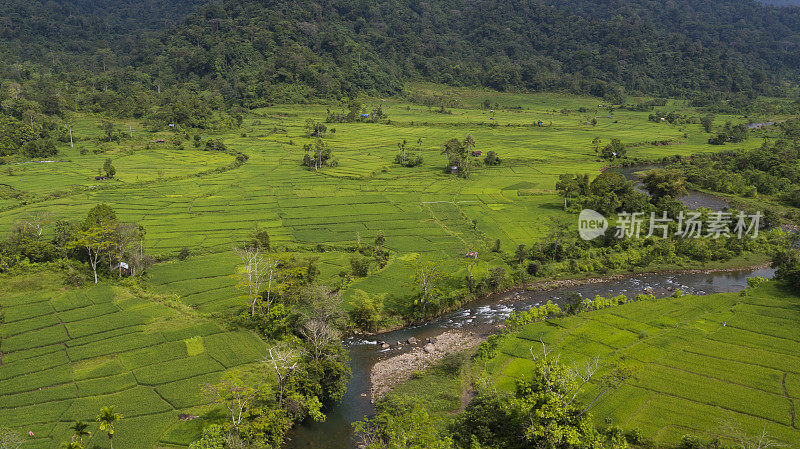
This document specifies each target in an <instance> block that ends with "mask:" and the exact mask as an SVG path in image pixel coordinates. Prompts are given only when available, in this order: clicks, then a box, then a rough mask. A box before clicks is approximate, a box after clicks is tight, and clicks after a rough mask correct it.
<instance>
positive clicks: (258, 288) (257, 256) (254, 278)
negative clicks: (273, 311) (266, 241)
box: [236, 247, 277, 316]
mask: <svg viewBox="0 0 800 449" xmlns="http://www.w3.org/2000/svg"><path fill="white" fill-rule="evenodd" d="M236 252H237V253H238V254H239V257H241V259H242V263H243V264H244V270H243V271H242V272H241V273H240V274H239V278H240V280H239V283H238V284H237V285H236V287H237V288H238V289H240V290H242V291H244V292H245V293H246V294H247V298H248V303H249V304H250V316H255V315H256V305H257V304H258V301H259V300H260V299H264V302H265V303H266V307H267V313H269V310H270V307H271V305H272V298H271V292H270V291H271V288H272V281H273V278H274V276H275V268H276V266H277V263H276V261H275V260H273V259H272V258H271V257H267V258H264V256H263V255H262V254H261V250H260V249H259V248H257V247H251V248H243V249H237V250H236ZM265 283H266V284H267V285H266V290H267V297H266V298H262V295H261V292H262V290H263V288H264V284H265Z"/></svg>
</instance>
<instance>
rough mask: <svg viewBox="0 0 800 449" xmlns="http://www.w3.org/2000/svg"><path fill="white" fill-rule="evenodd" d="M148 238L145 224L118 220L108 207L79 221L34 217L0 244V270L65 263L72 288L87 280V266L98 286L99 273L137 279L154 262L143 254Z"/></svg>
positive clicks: (42, 215)
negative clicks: (85, 271) (127, 275)
mask: <svg viewBox="0 0 800 449" xmlns="http://www.w3.org/2000/svg"><path fill="white" fill-rule="evenodd" d="M144 237H145V229H144V227H143V226H141V225H140V224H138V223H129V222H123V221H120V220H119V219H118V218H117V215H116V213H115V212H114V210H113V209H112V208H111V207H109V206H107V205H105V204H98V205H97V206H95V207H93V208H92V209H91V210H90V211H89V213H88V214H87V216H86V219H84V220H83V221H80V222H71V221H66V220H55V221H53V220H51V218H50V217H49V215H47V214H35V213H30V214H29V215H28V216H27V217H26V218H24V219H22V220H20V221H19V222H18V223H16V224H15V226H14V228H13V229H12V231H11V234H10V235H9V236H8V237H7V238H6V239H4V240H2V241H0V272H8V271H11V270H14V269H17V268H23V267H25V266H27V265H29V264H32V263H47V262H57V261H59V260H64V261H66V262H68V263H67V266H68V267H69V269H68V271H67V273H68V277H67V281H68V282H70V283H73V284H82V283H83V282H85V281H86V280H87V279H86V275H85V273H84V270H83V268H82V267H84V266H88V267H89V268H90V269H91V274H92V275H93V277H94V283H95V284H96V283H97V282H98V281H99V276H100V275H117V276H122V275H123V274H130V275H132V276H138V275H141V274H142V273H143V272H144V270H145V269H147V267H149V266H150V265H151V264H152V262H153V259H152V258H151V257H150V256H149V255H147V254H146V253H145V251H144ZM69 262H78V265H75V264H73V263H69ZM84 264H85V265H84Z"/></svg>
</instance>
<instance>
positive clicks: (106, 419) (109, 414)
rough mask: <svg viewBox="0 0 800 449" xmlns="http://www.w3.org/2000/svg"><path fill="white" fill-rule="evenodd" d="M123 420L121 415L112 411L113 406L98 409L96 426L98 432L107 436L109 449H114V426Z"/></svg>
mask: <svg viewBox="0 0 800 449" xmlns="http://www.w3.org/2000/svg"><path fill="white" fill-rule="evenodd" d="M122 418H124V417H123V416H122V414H120V413H117V412H115V411H114V406H106V407H103V408H101V409H100V414H99V415H97V424H98V425H99V426H100V430H103V431H105V432H106V434H107V435H108V444H110V445H111V449H114V426H116V424H117V423H118V422H119V420H121V419H122Z"/></svg>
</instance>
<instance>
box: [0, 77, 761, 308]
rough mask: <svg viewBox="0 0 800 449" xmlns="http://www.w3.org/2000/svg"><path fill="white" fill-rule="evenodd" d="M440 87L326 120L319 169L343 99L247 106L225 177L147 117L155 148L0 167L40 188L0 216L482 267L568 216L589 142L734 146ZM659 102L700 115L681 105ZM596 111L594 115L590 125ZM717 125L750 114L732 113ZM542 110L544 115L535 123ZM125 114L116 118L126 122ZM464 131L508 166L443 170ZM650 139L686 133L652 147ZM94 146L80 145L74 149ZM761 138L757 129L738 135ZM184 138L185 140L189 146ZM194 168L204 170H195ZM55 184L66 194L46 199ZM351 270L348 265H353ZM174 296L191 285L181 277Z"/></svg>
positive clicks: (20, 187)
mask: <svg viewBox="0 0 800 449" xmlns="http://www.w3.org/2000/svg"><path fill="white" fill-rule="evenodd" d="M436 89H440V90H439V92H440V93H441V88H439V87H437V86H428V85H420V86H415V87H414V88H413V90H415V91H416V92H421V93H430V92H433V91H434V90H436ZM444 95H447V96H450V97H452V98H458V99H459V101H460V103H459V105H460V107H458V108H449V109H448V111H447V113H439V112H437V111H436V109H431V108H428V107H426V106H421V105H418V104H413V103H408V102H404V101H400V100H395V99H388V100H383V99H365V100H364V105H365V107H366V108H367V109H372V108H373V107H377V106H378V105H380V106H381V107H382V108H383V110H384V112H385V113H386V114H387V115H388V117H389V120H390V121H391V122H390V123H389V124H375V123H329V124H327V126H328V128H329V131H328V132H327V133H326V135H325V137H324V140H325V142H326V143H327V144H328V145H329V146H330V147H331V148H332V149H333V154H334V157H336V158H337V159H338V161H339V165H338V166H337V167H334V168H325V169H323V170H320V171H319V172H315V171H310V170H308V169H306V168H305V167H303V166H301V164H300V162H301V160H302V158H303V154H304V150H303V145H304V144H306V143H309V142H311V141H312V138H310V137H308V135H307V131H306V129H305V124H306V120H308V119H312V120H317V121H322V120H324V119H325V117H326V116H327V115H328V110H331V109H332V110H334V111H335V110H337V108H338V106H332V105H276V106H272V107H268V108H263V109H259V110H255V111H253V112H252V113H251V115H250V116H248V117H247V118H246V120H245V122H244V125H243V127H242V128H241V129H240V130H237V132H236V133H235V134H234V133H231V134H227V135H222V136H205V137H215V138H216V137H219V138H221V139H222V140H223V141H224V142H225V143H226V145H228V146H229V147H230V148H233V149H235V150H238V151H241V152H242V153H244V154H246V155H248V156H249V160H248V161H247V163H245V164H244V165H243V166H241V167H239V168H236V169H233V170H228V171H223V172H221V173H207V172H208V170H211V169H214V168H220V167H225V166H226V165H227V164H229V163H230V160H231V157H230V156H228V155H225V154H220V153H214V152H205V151H196V150H173V149H171V146H170V144H166V145H167V146H163V145H165V144H160V145H162V146H159V144H153V143H152V142H153V141H154V140H155V139H156V138H157V137H158V138H164V137H166V138H167V139H168V140H169V139H170V136H171V134H170V133H160V134H158V135H149V134H147V133H145V131H142V130H141V127H140V126H139V127H138V128H137V127H136V126H134V130H135V133H134V135H135V136H140V137H141V136H144V137H141V139H144V140H145V141H146V142H147V144H146V145H145V144H144V143H142V141H140V140H135V142H138V143H126V142H128V141H122V143H120V144H115V143H109V144H104V145H106V146H107V147H108V153H106V154H99V155H94V154H91V152H90V154H89V155H85V156H80V155H78V154H77V152H78V150H77V148H76V149H71V148H69V146H68V145H65V146H64V147H63V148H62V151H63V153H64V154H65V156H67V157H65V158H62V159H64V160H65V162H58V163H46V164H26V165H25V166H24V167H21V168H20V166H14V167H7V168H6V169H5V170H6V172H4V171H3V170H0V183H5V184H7V185H8V186H10V188H11V189H13V192H27V193H31V194H34V195H36V199H35V201H29V200H28V199H26V200H23V199H14V198H10V197H9V198H6V199H5V200H3V202H4V204H5V205H6V208H7V210H5V211H2V212H0V225H2V227H3V229H10V226H11V224H13V223H14V222H15V221H17V220H20V219H23V218H25V217H27V216H28V214H31V213H45V214H47V215H48V216H50V217H52V218H53V219H57V218H66V219H78V218H80V217H83V216H84V215H85V214H86V212H87V211H88V210H89V209H90V208H91V207H92V206H93V205H95V204H97V203H107V204H109V205H111V206H112V207H114V209H115V210H116V211H117V212H118V214H119V215H120V218H121V219H123V220H129V221H139V222H141V223H142V224H143V225H144V226H145V228H146V229H147V245H148V247H149V250H150V252H151V253H152V254H154V255H156V256H165V257H172V256H174V255H175V254H177V252H178V251H179V250H181V249H182V248H184V247H185V248H188V249H189V250H191V251H192V252H193V253H225V252H229V251H230V249H231V246H232V245H234V244H235V243H236V242H238V241H241V240H242V239H244V238H245V237H246V236H247V235H248V234H249V233H250V232H251V231H252V229H253V228H255V227H256V226H260V227H262V228H266V229H268V230H269V232H270V236H271V239H272V242H273V243H275V244H276V246H278V247H285V248H288V249H290V250H293V251H308V250H309V249H313V248H314V247H315V246H316V245H317V244H327V245H334V246H336V245H340V246H341V245H353V244H355V243H357V242H359V241H360V242H365V243H368V242H371V241H372V239H373V238H374V237H375V235H376V234H377V233H378V232H379V231H383V232H384V233H385V235H386V247H387V248H389V249H390V250H392V252H393V256H394V258H393V260H392V262H393V263H390V264H389V265H387V268H386V269H385V270H387V271H390V273H386V274H385V275H384V274H383V273H379V274H378V275H379V276H386V277H389V278H394V279H399V278H401V277H407V276H406V274H405V272H403V268H404V267H406V266H407V264H406V263H403V262H402V261H401V260H399V259H397V258H399V257H402V256H403V255H408V254H413V253H420V254H424V255H425V257H428V258H432V259H439V260H443V261H445V264H446V265H448V268H449V269H453V270H461V269H463V263H461V262H460V261H459V259H461V258H462V257H463V254H464V253H465V252H466V251H478V252H479V254H480V259H481V262H480V264H481V265H480V266H483V265H484V264H488V262H490V261H491V259H492V257H493V256H492V255H491V254H490V252H489V248H490V247H491V246H492V245H493V243H494V241H495V240H496V239H500V241H501V245H502V247H503V248H504V249H506V250H512V249H513V248H514V247H516V245H518V244H521V243H524V244H531V243H532V242H534V241H536V240H537V239H539V238H541V237H542V236H543V235H545V234H546V233H547V232H548V230H549V226H550V220H549V218H550V217H554V218H559V217H560V218H564V219H568V218H569V217H568V216H567V215H565V214H564V213H563V212H562V211H561V210H560V200H559V198H558V197H557V195H556V193H555V191H554V189H555V182H556V179H557V177H558V175H559V174H562V173H571V172H588V173H597V172H598V170H599V169H600V168H601V167H602V166H603V163H602V162H600V161H599V160H598V159H597V158H596V156H595V154H594V150H593V149H592V148H591V144H590V142H591V140H592V139H593V138H595V137H599V138H600V139H602V141H603V142H604V143H607V142H609V141H610V140H611V139H612V138H620V139H622V141H623V142H625V143H631V144H640V146H637V147H635V148H632V149H630V151H629V154H630V155H631V156H635V157H662V156H667V155H673V154H691V153H694V152H698V151H718V150H720V149H727V147H718V146H711V145H707V144H706V143H705V141H706V140H707V138H708V134H706V133H704V132H703V131H702V130H701V128H700V125H697V124H694V125H692V124H688V125H681V126H671V125H669V124H666V123H654V122H651V121H648V118H647V117H648V115H649V112H630V111H626V110H616V111H614V112H613V113H609V112H608V111H607V110H605V109H598V108H597V106H598V103H600V102H601V101H600V100H598V99H595V98H588V97H575V96H566V95H554V94H535V95H519V94H500V93H495V92H489V91H480V90H469V89H449V90H447V91H446V92H445V93H444ZM485 99H488V100H490V102H491V103H492V104H494V103H497V107H496V109H494V110H485V109H480V108H479V107H478V106H479V104H480V103H482V102H483V101H484V100H485ZM631 101H633V99H632V100H631ZM493 107H494V106H493ZM581 108H584V109H581ZM660 109H663V110H679V111H682V112H684V113H686V114H690V115H691V114H695V113H696V112H695V111H693V110H691V108H687V107H686V106H685V105H683V104H682V103H679V102H671V103H670V104H668V105H667V106H666V107H664V108H660ZM593 116H596V119H597V124H596V125H595V126H592V125H591V124H588V123H587V120H588V119H589V118H591V117H593ZM717 120H718V122H720V123H722V122H724V121H725V120H731V121H733V122H740V121H742V119H741V118H737V117H725V116H720V117H718V119H717ZM539 121H542V122H543V124H544V126H542V127H539V126H534V124H536V123H538V122H539ZM97 123H99V119H95V121H94V123H93V122H92V119H91V117H83V118H82V119H81V121H80V122H79V123H76V127H75V133H76V136H78V137H96V136H97V135H98V134H99V130H98V127H97ZM127 125H128V124H125V123H119V124H118V127H119V128H120V129H122V130H124V129H126V128H127ZM134 125H135V124H134ZM334 131H335V132H334ZM467 134H472V135H473V137H474V139H475V141H476V142H477V147H478V149H480V150H482V151H483V152H484V153H486V152H487V151H490V150H491V151H495V152H496V153H497V154H498V155H499V156H500V158H501V159H502V160H503V162H502V164H501V165H499V166H495V167H483V166H480V167H477V168H476V169H475V171H474V173H473V175H472V176H471V177H470V178H469V179H466V180H465V179H460V178H456V177H454V176H451V175H447V174H445V173H443V171H442V166H443V165H444V162H445V159H444V156H442V155H441V154H440V148H441V145H442V144H443V143H444V142H445V141H447V140H448V139H451V138H454V137H455V138H463V137H464V136H466V135H467ZM419 139H421V140H422V143H421V145H420V147H421V150H420V152H421V153H422V154H423V156H424V163H423V164H422V165H421V166H418V167H414V168H404V167H400V166H398V165H396V164H394V163H393V160H394V156H395V154H397V152H398V149H397V144H398V143H399V142H400V141H402V140H407V141H408V142H409V147H414V146H416V142H418V140H419ZM656 140H658V141H662V140H663V141H674V142H675V143H676V144H675V145H669V146H660V147H655V146H652V145H650V144H647V143H646V142H651V141H656ZM91 144H92V143H91V141H85V140H81V141H79V145H78V146H87V145H91ZM758 144H759V141H758V139H755V138H754V139H750V140H749V141H747V142H746V143H745V144H744V145H745V146H753V145H758ZM94 145H95V146H96V145H97V144H94ZM148 146H149V148H148ZM185 146H186V147H187V148H191V147H192V145H191V142H189V141H187V142H186V143H185ZM105 157H111V158H112V159H113V161H114V164H115V165H116V166H117V173H118V174H117V178H118V180H116V181H102V183H103V184H102V185H100V186H99V187H95V188H91V186H93V185H96V184H98V182H95V181H94V180H93V178H92V179H91V181H89V180H88V178H89V177H91V176H94V175H95V174H96V170H97V169H98V168H99V167H100V166H101V165H102V161H103V159H104V158H105ZM198 173H206V174H203V175H200V176H195V175H197V174H198ZM137 180H138V182H137ZM76 185H77V186H80V188H75V187H74V186H76ZM53 193H58V196H57V197H49V196H48V195H50V194H53ZM23 201H28V202H29V203H30V204H26V205H25V204H22V202H23ZM231 258H232V256H231V255H230V254H228V255H225V256H223V259H224V260H229V259H231ZM195 263H202V262H195V261H192V260H190V261H188V262H187V264H186V267H185V270H186V271H187V272H192V273H196V276H198V279H201V282H203V283H214V281H212V280H208V279H207V278H208V276H210V274H209V273H206V272H204V271H202V270H194V269H192V268H191V267H192V266H193V264H195ZM342 265H344V266H346V265H347V262H346V260H345V261H344V263H343V264H342ZM219 275H220V276H222V275H223V273H221V272H220V273H219ZM187 279H188V278H187ZM373 284H375V283H373V282H371V281H369V280H367V281H364V282H363V285H362V286H361V287H363V288H364V289H366V290H368V291H369V292H370V293H375V294H377V293H381V292H384V290H385V288H373ZM395 284H397V283H395ZM215 285H217V286H220V287H221V286H222V283H220V284H215ZM361 287H359V288H361ZM382 287H385V284H384V285H383V286H382ZM176 291H178V292H180V293H183V291H182V290H181V289H180V288H178V290H176ZM217 294H218V295H219V296H218V297H219V298H220V299H221V301H222V302H220V306H223V305H227V304H228V303H229V300H230V298H231V296H228V297H226V298H222V296H223V295H222V294H221V293H220V292H219V291H218V292H217ZM390 294H394V295H397V296H401V295H402V294H403V291H402V289H399V288H398V289H395V290H394V291H391V292H390ZM201 301H204V302H206V303H207V302H210V301H211V299H208V298H204V299H203V300H201ZM198 303H199V302H198Z"/></svg>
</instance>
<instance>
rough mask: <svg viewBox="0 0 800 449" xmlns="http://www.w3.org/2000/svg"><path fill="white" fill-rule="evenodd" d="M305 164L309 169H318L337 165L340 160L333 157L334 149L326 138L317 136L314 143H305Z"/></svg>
mask: <svg viewBox="0 0 800 449" xmlns="http://www.w3.org/2000/svg"><path fill="white" fill-rule="evenodd" d="M303 151H304V154H303V165H305V166H306V167H308V168H309V170H315V171H318V170H319V169H320V168H322V167H336V166H337V165H339V161H338V160H337V159H336V158H335V157H333V150H332V149H331V147H330V145H328V144H327V143H326V142H325V141H324V140H322V139H321V138H319V137H317V138H316V139H314V142H313V143H307V144H305V145H303Z"/></svg>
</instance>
